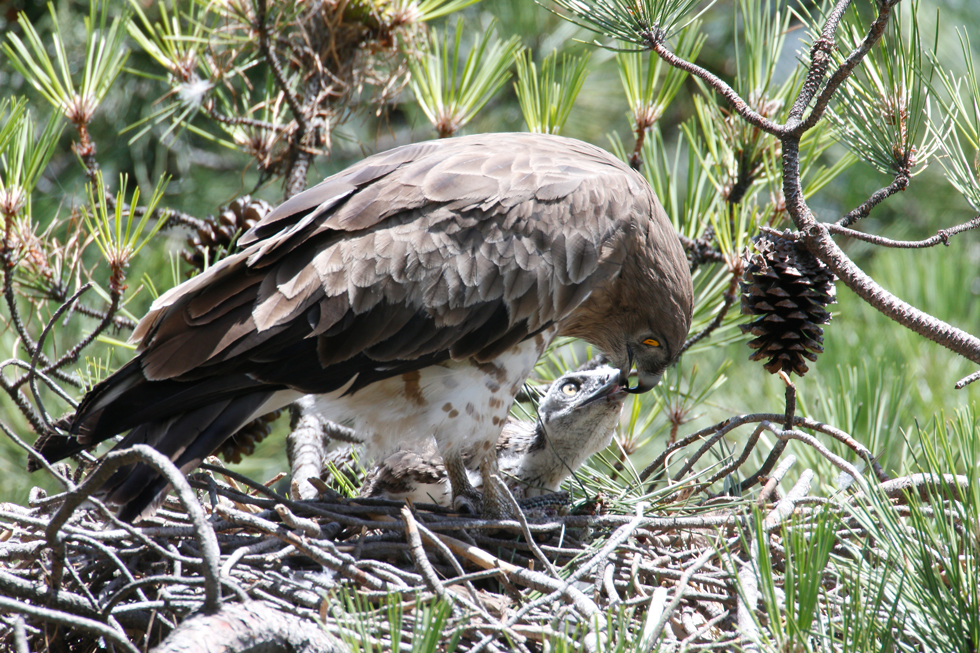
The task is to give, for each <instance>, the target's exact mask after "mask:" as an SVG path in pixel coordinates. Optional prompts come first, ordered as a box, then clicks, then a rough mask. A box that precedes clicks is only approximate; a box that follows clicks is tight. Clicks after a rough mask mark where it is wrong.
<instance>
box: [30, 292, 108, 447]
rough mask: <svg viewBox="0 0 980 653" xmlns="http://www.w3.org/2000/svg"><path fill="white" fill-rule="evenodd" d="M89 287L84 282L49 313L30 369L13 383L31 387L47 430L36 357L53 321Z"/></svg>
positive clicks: (49, 419)
mask: <svg viewBox="0 0 980 653" xmlns="http://www.w3.org/2000/svg"><path fill="white" fill-rule="evenodd" d="M91 287H92V284H91V283H86V284H84V285H83V286H82V287H81V288H79V289H78V290H77V291H75V294H74V295H72V296H71V297H69V298H68V300H67V301H66V302H64V303H63V304H61V306H59V307H58V308H57V310H55V312H54V314H52V315H51V319H50V320H48V323H47V324H45V325H44V329H42V330H41V335H40V336H39V337H38V339H37V346H36V347H35V348H34V355H33V356H32V357H31V367H30V369H28V370H27V374H25V375H24V376H23V377H21V379H18V381H17V382H15V383H14V386H15V387H16V386H18V385H20V384H21V383H23V382H25V381H26V382H27V383H28V384H29V387H30V388H31V394H33V395H34V403H35V405H37V409H38V415H39V416H40V417H41V420H42V421H43V422H44V426H45V427H46V428H47V431H48V432H50V431H51V430H53V429H52V428H51V418H50V417H49V416H48V411H46V410H45V409H44V403H43V402H42V401H41V396H40V394H38V391H37V382H36V381H35V376H34V372H35V370H36V369H37V363H38V357H39V356H40V354H41V349H42V348H43V347H44V341H45V340H46V339H47V337H48V334H49V333H50V332H51V328H52V327H53V326H54V325H55V323H57V321H58V320H59V319H60V318H61V316H62V315H64V313H65V311H67V310H68V309H69V308H70V307H71V305H72V304H74V303H75V302H76V301H78V298H79V297H81V296H82V293H84V292H85V291H86V290H88V289H89V288H91ZM47 371H48V370H45V372H47Z"/></svg>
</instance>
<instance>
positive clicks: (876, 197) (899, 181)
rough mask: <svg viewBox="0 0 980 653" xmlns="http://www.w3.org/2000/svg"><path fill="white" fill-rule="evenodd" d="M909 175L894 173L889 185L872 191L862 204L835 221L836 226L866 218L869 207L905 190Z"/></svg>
mask: <svg viewBox="0 0 980 653" xmlns="http://www.w3.org/2000/svg"><path fill="white" fill-rule="evenodd" d="M910 180H911V179H910V177H909V176H908V175H907V174H905V173H899V174H897V175H895V179H894V180H893V181H892V183H890V184H889V185H887V186H885V187H884V188H882V189H880V190H877V191H875V192H874V194H873V195H871V197H869V198H868V199H867V200H866V201H865V202H864V204H862V205H861V206H859V207H857V208H856V209H854V210H853V211H851V212H850V213H848V214H847V215H845V216H844V217H843V218H841V219H840V220H838V221H837V223H836V224H837V226H839V227H849V226H851V225H852V224H854V223H855V222H857V221H858V220H860V219H861V218H866V217H868V216H869V215H870V214H871V209H873V208H874V207H876V206H878V205H879V204H881V203H882V202H883V201H885V200H886V199H887V198H889V197H891V196H892V195H894V194H895V193H898V192H900V191H903V190H905V189H906V188H908V185H909V181H910Z"/></svg>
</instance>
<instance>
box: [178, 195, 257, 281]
mask: <svg viewBox="0 0 980 653" xmlns="http://www.w3.org/2000/svg"><path fill="white" fill-rule="evenodd" d="M271 210H272V206H271V205H270V204H269V203H268V202H266V201H265V200H253V199H252V198H251V197H250V196H248V195H242V196H241V197H239V198H238V199H236V200H234V201H233V202H232V203H231V204H229V205H228V206H226V207H223V208H222V209H221V212H220V213H219V214H218V217H214V216H208V217H207V218H205V220H204V226H203V227H201V228H200V229H198V230H197V231H196V232H195V233H193V234H191V235H190V236H188V237H187V249H185V250H184V260H185V261H187V262H188V263H190V264H191V265H193V266H194V267H195V268H197V269H198V270H204V267H205V262H207V265H213V264H214V263H215V261H219V260H221V259H222V258H224V257H225V256H226V255H227V254H228V253H229V252H231V251H233V250H234V249H235V242H236V241H237V240H238V237H239V236H240V235H242V234H243V233H245V232H246V231H248V230H249V229H251V228H252V227H253V226H254V225H255V224H256V223H257V222H258V221H259V220H261V219H262V218H264V217H265V216H266V214H267V213H269V211H271Z"/></svg>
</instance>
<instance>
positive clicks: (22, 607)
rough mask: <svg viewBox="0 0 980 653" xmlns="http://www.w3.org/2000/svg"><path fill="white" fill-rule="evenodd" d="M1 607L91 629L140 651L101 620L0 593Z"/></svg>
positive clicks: (130, 649) (7, 610)
mask: <svg viewBox="0 0 980 653" xmlns="http://www.w3.org/2000/svg"><path fill="white" fill-rule="evenodd" d="M0 608H2V609H3V610H4V611H5V612H8V613H18V614H26V615H29V616H31V617H34V618H36V619H39V620H42V621H51V622H54V623H58V624H64V625H66V626H70V627H72V628H79V629H82V630H89V631H92V632H94V633H96V634H98V635H100V636H101V637H105V638H106V639H107V640H110V641H111V642H113V643H114V644H118V645H119V646H120V647H122V648H123V649H124V650H126V651H130V652H131V653H140V650H139V649H138V648H136V647H135V646H133V643H132V642H130V641H129V638H128V637H126V635H125V634H123V633H120V632H119V631H118V630H116V629H115V628H112V627H110V626H107V625H106V624H104V623H102V622H101V621H96V620H94V619H87V618H85V617H79V616H77V615H73V614H69V613H67V612H62V611H61V610H52V609H51V608H45V607H41V606H39V605H31V604H30V603H22V602H20V601H16V600H14V599H11V598H8V597H6V596H3V595H0Z"/></svg>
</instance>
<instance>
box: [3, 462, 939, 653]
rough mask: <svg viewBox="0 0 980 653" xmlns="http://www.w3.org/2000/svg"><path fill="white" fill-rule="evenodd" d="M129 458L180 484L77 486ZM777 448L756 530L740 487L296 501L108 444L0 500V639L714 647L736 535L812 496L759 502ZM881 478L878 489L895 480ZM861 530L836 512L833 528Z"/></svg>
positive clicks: (96, 480)
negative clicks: (519, 497)
mask: <svg viewBox="0 0 980 653" xmlns="http://www.w3.org/2000/svg"><path fill="white" fill-rule="evenodd" d="M137 459H138V460H140V461H142V462H147V463H148V464H151V465H153V466H154V467H156V468H157V469H158V470H160V471H161V473H164V474H165V475H167V477H168V479H169V480H170V481H171V483H172V484H173V486H174V488H175V490H176V495H177V496H176V498H174V497H171V498H170V499H168V501H167V503H166V504H165V505H164V506H163V508H162V509H161V510H160V511H159V512H158V513H157V514H156V515H155V516H154V517H153V518H151V519H149V520H144V521H142V522H141V523H140V525H139V526H133V525H130V524H124V523H122V522H119V521H118V520H116V519H115V517H114V516H113V515H112V513H111V511H110V510H108V509H107V508H106V507H105V506H103V505H102V504H101V503H99V502H98V501H96V500H93V499H92V498H91V493H92V491H93V489H94V488H97V487H98V486H99V485H100V484H101V482H102V479H103V478H104V477H105V476H106V475H107V474H110V473H111V472H112V471H113V470H114V469H115V468H116V467H118V466H119V465H123V464H130V463H132V462H133V461H134V460H137ZM791 464H792V457H791V458H790V459H788V460H787V461H784V464H782V465H780V466H779V467H778V468H777V469H776V470H775V471H774V473H773V474H772V475H771V476H770V478H769V482H768V483H767V484H766V486H765V487H764V489H763V491H762V494H761V496H759V497H757V498H756V499H755V500H754V501H753V502H754V503H756V504H757V505H760V506H762V505H769V509H768V514H767V516H766V517H765V520H764V522H762V524H761V530H760V527H759V524H758V523H756V522H753V517H752V515H753V513H752V511H751V510H749V509H748V504H746V502H744V501H740V500H735V499H731V498H728V497H724V498H716V499H715V500H709V501H708V502H707V503H706V504H702V505H701V506H700V507H699V508H697V511H696V512H694V511H692V509H691V508H683V507H682V503H683V502H681V501H680V497H681V495H682V494H683V491H682V490H683V488H684V486H683V485H681V486H678V485H673V486H670V487H669V488H668V489H667V492H668V494H664V495H662V496H663V497H665V498H664V504H663V505H662V508H663V509H662V510H661V509H660V508H658V511H657V513H656V514H653V511H651V510H649V507H648V506H647V505H646V504H640V505H639V506H638V507H637V508H636V513H635V514H632V515H628V514H626V515H624V514H609V513H605V512H604V510H603V509H602V507H601V504H596V503H595V502H590V503H585V504H583V505H580V506H579V507H578V508H577V509H572V510H571V512H570V513H569V514H555V512H554V510H553V509H552V508H545V509H543V510H538V511H536V512H534V511H532V512H529V513H528V514H525V513H524V512H523V511H521V510H520V508H519V507H518V505H517V503H516V502H514V504H513V506H512V507H513V508H514V509H515V510H517V514H518V516H519V518H518V519H516V520H513V521H488V520H482V519H477V518H472V517H466V516H461V515H458V514H454V513H451V512H448V511H446V510H444V509H441V508H439V507H437V506H423V505H414V506H413V505H406V504H403V503H399V502H392V501H385V500H379V499H351V498H345V497H341V496H339V495H336V494H331V493H329V492H327V493H326V494H330V496H324V497H322V498H320V499H318V500H314V501H293V500H290V499H288V498H286V497H284V496H281V495H279V494H278V493H277V492H275V491H274V490H272V489H270V488H269V487H268V486H267V484H261V483H257V482H254V481H251V480H249V479H247V478H245V477H242V476H241V475H238V474H236V473H234V472H231V471H229V470H226V469H224V468H221V467H216V466H214V465H205V466H204V467H203V469H204V471H202V472H199V473H196V474H193V475H192V476H191V477H190V478H189V479H186V478H184V477H183V476H182V475H181V474H180V472H179V471H178V470H177V469H176V468H174V467H173V465H172V464H170V463H169V461H167V460H166V459H165V457H163V456H162V455H160V454H158V453H157V452H155V451H154V450H152V449H150V448H149V447H146V446H145V445H141V446H137V447H134V448H133V449H130V450H125V451H120V452H113V453H110V454H108V455H107V456H106V458H105V459H104V461H103V465H102V466H101V467H100V468H99V469H97V470H96V471H95V472H94V473H93V474H92V475H91V476H90V478H89V479H88V480H86V481H85V482H84V483H82V484H81V485H80V486H78V487H75V488H74V489H72V490H71V491H69V492H66V493H64V494H61V495H57V496H52V497H47V496H44V494H43V492H41V491H35V493H34V495H33V496H32V497H31V501H30V505H29V506H27V507H21V506H16V505H12V504H3V505H0V608H2V610H3V612H4V613H6V616H5V617H2V618H0V646H2V647H3V648H4V649H5V650H17V651H71V652H87V651H96V650H106V649H109V650H115V651H133V652H135V651H146V650H149V649H151V648H153V650H155V651H159V652H176V651H182V652H186V651H198V650H201V651H204V650H229V651H236V650H247V649H250V648H253V647H257V646H260V645H262V646H265V647H266V648H264V649H263V650H271V651H279V650H282V651H287V650H288V651H338V652H339V651H355V650H393V649H394V647H395V644H394V643H393V642H397V643H398V644H399V645H401V646H410V645H411V643H412V642H413V638H416V639H417V638H419V637H429V638H430V639H434V640H438V642H439V644H438V646H437V647H436V648H434V649H430V650H440V651H441V650H447V651H452V650H457V651H464V652H471V651H472V652H475V651H512V650H517V651H524V652H530V651H544V650H554V649H555V647H556V646H559V645H561V646H563V647H564V648H563V650H585V651H591V650H605V644H606V643H609V642H616V641H618V640H622V639H623V638H627V637H628V638H633V639H632V641H633V642H634V643H633V644H631V646H632V645H637V643H639V644H644V645H646V644H649V645H651V646H652V645H653V644H654V643H659V647H660V648H659V649H658V650H701V649H715V648H719V647H720V648H726V647H731V646H735V645H737V644H739V643H741V644H744V643H745V642H744V639H740V638H745V637H746V636H753V635H752V634H753V633H755V636H758V635H759V630H758V625H757V624H758V623H764V622H765V618H764V612H763V610H762V607H761V605H759V606H756V603H759V601H758V595H756V596H755V598H752V597H751V596H750V594H749V592H748V590H747V589H746V588H749V587H751V585H752V583H751V582H750V581H751V580H752V578H754V577H756V576H757V575H758V569H759V550H760V548H763V547H759V546H754V545H752V544H751V542H752V539H753V536H755V535H757V534H758V533H764V534H766V535H765V537H766V541H767V543H768V544H769V546H767V547H764V548H765V549H766V550H767V552H768V553H767V555H768V560H769V561H770V563H771V564H772V566H773V568H774V571H773V572H772V573H773V574H776V573H777V572H776V571H775V570H776V569H779V568H781V566H782V565H784V564H785V563H786V560H785V558H784V554H785V551H784V549H783V547H782V545H780V543H779V537H778V535H779V533H780V528H781V524H783V522H784V521H785V520H786V519H787V518H788V517H789V516H790V515H792V514H793V513H794V512H795V513H797V514H800V513H801V512H802V513H805V512H806V511H807V510H812V509H811V508H809V507H808V504H814V503H816V504H826V503H827V502H826V500H823V499H815V498H809V497H807V494H808V491H809V482H810V478H812V473H808V471H805V472H804V473H803V474H801V479H800V481H799V482H798V483H797V484H796V485H795V486H794V487H793V488H792V489H791V490H789V491H788V492H787V493H786V495H785V496H784V497H782V499H780V500H779V501H777V502H776V503H774V504H768V503H767V502H768V501H769V500H770V499H772V498H774V497H775V495H774V491H775V490H776V488H777V486H778V484H779V480H780V479H781V478H782V477H783V475H784V474H785V473H786V470H787V469H788V468H789V465H791ZM921 480H922V479H920V481H921ZM931 480H935V479H931ZM922 482H923V483H926V484H928V483H929V482H930V479H925V480H924V481H922ZM890 483H891V484H892V485H894V487H892V488H891V490H890V491H891V492H893V493H895V494H898V493H900V492H901V491H903V490H907V489H908V488H909V487H911V486H910V485H909V480H908V479H901V480H899V481H891V482H890ZM914 484H915V483H913V485H914ZM953 484H954V485H956V482H954V483H953ZM886 485H888V484H886ZM691 487H692V486H690V485H689V486H687V489H690V488H691ZM882 487H884V486H882ZM671 502H673V503H671ZM671 505H673V507H671ZM764 514H765V513H764ZM770 533H771V534H772V536H771V540H770V535H769V534H770ZM862 536H863V534H862V531H861V529H860V528H859V527H857V526H856V525H855V524H853V523H848V524H843V523H842V525H841V530H840V533H839V535H838V537H839V538H841V541H843V539H845V538H855V537H862ZM826 585H827V586H826V590H827V595H828V596H832V595H833V592H834V588H833V583H832V582H831V580H827V581H826ZM739 588H741V589H739ZM830 603H831V604H832V603H833V602H832V601H831V602H830ZM841 605H843V603H841ZM831 607H832V605H831ZM754 614H757V615H758V616H756V617H753V616H752V615H754ZM745 615H749V618H748V620H747V618H746V616H745ZM369 646H373V649H372V648H369ZM154 647H155V648H154ZM406 650H409V649H406Z"/></svg>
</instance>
